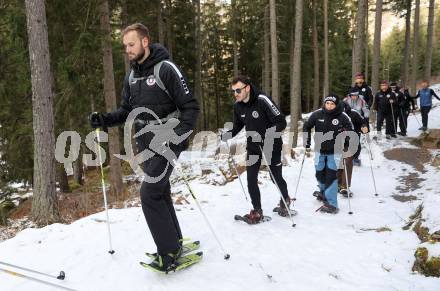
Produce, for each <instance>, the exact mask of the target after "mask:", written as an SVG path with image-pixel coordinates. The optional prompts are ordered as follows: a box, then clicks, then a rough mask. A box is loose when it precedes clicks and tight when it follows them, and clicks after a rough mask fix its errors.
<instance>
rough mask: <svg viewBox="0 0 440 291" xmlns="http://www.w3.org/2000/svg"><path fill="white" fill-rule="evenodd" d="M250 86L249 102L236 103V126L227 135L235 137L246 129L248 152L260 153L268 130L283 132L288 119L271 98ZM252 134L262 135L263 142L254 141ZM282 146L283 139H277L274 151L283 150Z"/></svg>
mask: <svg viewBox="0 0 440 291" xmlns="http://www.w3.org/2000/svg"><path fill="white" fill-rule="evenodd" d="M250 86H251V92H250V98H249V101H248V102H247V103H244V102H235V104H234V125H233V128H232V129H231V130H230V131H229V132H228V133H226V134H229V135H231V134H232V137H234V136H236V135H237V134H238V133H239V132H240V131H241V130H242V129H243V127H245V129H246V133H247V135H248V137H247V147H246V149H247V150H248V152H252V153H260V148H259V147H260V146H263V143H264V139H265V136H266V130H267V129H269V128H271V127H275V131H276V132H282V131H283V130H284V129H285V128H286V119H285V117H284V114H283V113H282V112H281V111H280V110H279V108H278V107H277V106H276V105H275V103H273V101H272V99H271V98H270V97H268V96H267V95H265V94H264V93H262V92H259V91H258V90H257V89H256V88H255V87H254V86H252V85H250ZM252 132H257V133H258V134H259V135H260V137H261V142H258V141H253V140H252V135H251V133H252ZM223 139H227V138H223ZM254 140H256V139H254ZM282 144H283V141H282V139H281V137H280V138H275V140H274V151H276V150H281V147H282Z"/></svg>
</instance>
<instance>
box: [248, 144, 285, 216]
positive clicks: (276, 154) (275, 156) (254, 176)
mask: <svg viewBox="0 0 440 291" xmlns="http://www.w3.org/2000/svg"><path fill="white" fill-rule="evenodd" d="M249 155H257V156H258V160H257V162H256V163H254V164H253V165H250V166H247V167H246V171H247V183H248V191H249V195H250V196H251V200H252V206H253V207H254V209H261V195H260V188H259V187H258V172H259V171H260V165H261V159H262V156H261V153H251V152H249V151H248V154H247V160H249ZM282 169H283V165H282V163H281V150H274V151H273V152H272V159H271V162H270V170H271V171H272V174H273V176H274V178H275V182H276V183H277V184H278V187H280V190H281V193H282V195H283V197H284V199H286V200H287V199H288V197H289V194H288V191H287V184H286V181H285V180H284V178H283V173H282ZM272 182H273V180H272Z"/></svg>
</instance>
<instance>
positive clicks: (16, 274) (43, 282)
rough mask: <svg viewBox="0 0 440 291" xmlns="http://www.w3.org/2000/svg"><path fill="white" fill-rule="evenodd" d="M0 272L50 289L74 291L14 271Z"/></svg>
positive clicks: (4, 270)
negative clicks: (50, 287)
mask: <svg viewBox="0 0 440 291" xmlns="http://www.w3.org/2000/svg"><path fill="white" fill-rule="evenodd" d="M0 271H2V272H5V273H6V274H9V275H12V276H16V277H20V278H25V279H28V280H31V281H35V282H38V283H41V284H44V285H48V286H52V287H56V288H59V289H64V290H69V291H76V290H75V289H71V288H68V287H64V286H61V285H58V284H54V283H51V282H47V281H44V280H41V279H37V278H34V277H31V276H28V275H24V274H21V273H17V272H14V271H10V270H6V269H3V268H0Z"/></svg>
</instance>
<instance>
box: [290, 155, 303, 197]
mask: <svg viewBox="0 0 440 291" xmlns="http://www.w3.org/2000/svg"><path fill="white" fill-rule="evenodd" d="M305 159H306V150H305V151H304V155H303V159H302V162H301V168H300V169H299V175H298V181H296V187H295V194H294V195H293V201H296V194H297V193H298V186H299V181H300V180H301V173H302V170H303V166H304V160H305Z"/></svg>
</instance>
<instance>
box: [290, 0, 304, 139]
mask: <svg viewBox="0 0 440 291" xmlns="http://www.w3.org/2000/svg"><path fill="white" fill-rule="evenodd" d="M302 26H303V0H296V5H295V43H294V47H293V58H292V68H293V71H292V74H291V76H290V78H291V79H290V80H291V84H290V90H291V95H290V100H291V101H290V112H291V115H292V116H291V119H292V120H291V124H290V131H291V132H292V131H293V136H292V147H296V146H297V144H298V121H299V118H300V114H299V112H300V111H299V110H298V107H299V108H301V47H302ZM291 31H292V32H291V38H293V29H292V30H291Z"/></svg>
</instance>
